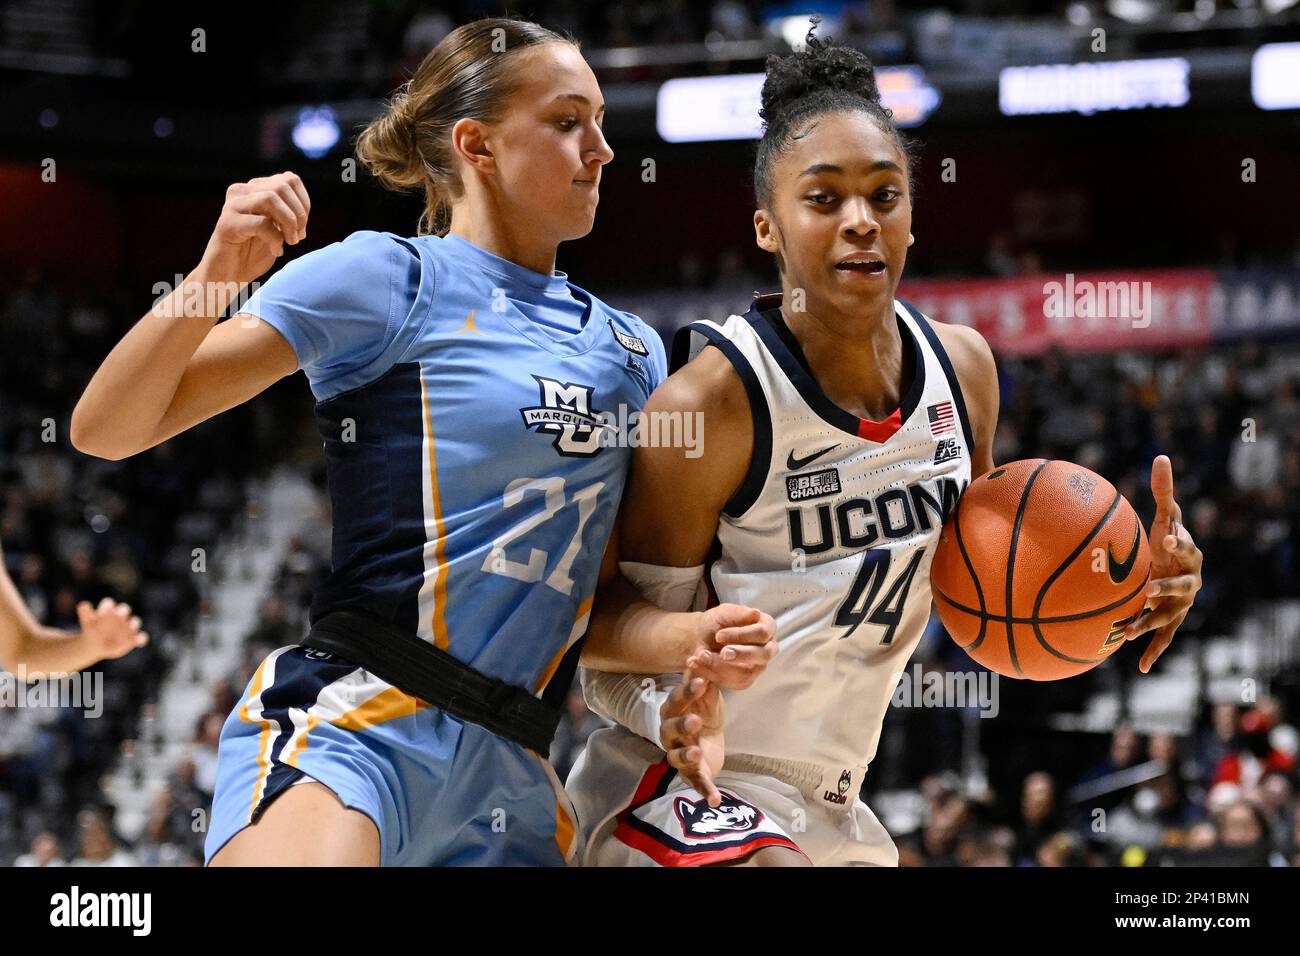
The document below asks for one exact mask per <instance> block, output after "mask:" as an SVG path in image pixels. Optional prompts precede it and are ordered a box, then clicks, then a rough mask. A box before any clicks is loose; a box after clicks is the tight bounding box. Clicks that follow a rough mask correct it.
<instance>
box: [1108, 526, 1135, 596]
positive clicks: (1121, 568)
mask: <svg viewBox="0 0 1300 956" xmlns="http://www.w3.org/2000/svg"><path fill="white" fill-rule="evenodd" d="M1141 533H1142V529H1141V527H1135V528H1134V529H1133V546H1132V547H1130V548H1129V549H1128V557H1127V558H1125V559H1124V560H1123V561H1116V560H1115V555H1113V554H1111V553H1110V545H1109V544H1107V545H1106V565H1107V572H1106V573H1107V574H1109V575H1110V580H1111V583H1112V584H1119V583H1120V582H1121V581H1123V580H1124V579H1125V578H1126V577H1128V575H1129V572H1130V571H1132V570H1133V563H1134V562H1135V561H1137V556H1138V536H1139V535H1140V534H1141Z"/></svg>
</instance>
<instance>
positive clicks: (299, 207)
mask: <svg viewBox="0 0 1300 956" xmlns="http://www.w3.org/2000/svg"><path fill="white" fill-rule="evenodd" d="M310 209H311V202H310V199H309V198H308V196H307V190H306V188H305V187H304V186H303V184H302V181H301V180H299V179H298V177H297V176H296V175H294V174H293V173H281V174H279V175H277V176H270V177H267V178H263V179H253V180H250V181H249V182H247V183H236V184H235V185H233V186H231V187H230V189H229V190H227V192H226V201H225V204H224V205H223V207H222V210H221V216H220V218H219V219H218V221H217V225H216V228H215V229H214V230H213V233H212V237H211V238H210V239H209V241H208V245H207V248H206V250H205V251H204V254H203V258H202V259H201V260H200V262H199V264H198V265H197V266H196V267H195V268H194V270H193V271H191V272H190V273H189V275H187V276H186V277H185V282H184V283H183V284H182V285H181V287H180V288H179V289H176V290H175V291H173V292H172V294H171V295H170V296H168V297H167V298H165V299H162V300H160V301H159V302H158V303H157V304H156V305H155V306H154V307H153V308H152V309H151V310H150V311H149V312H148V313H147V314H146V315H145V316H144V317H143V318H142V319H140V321H139V322H137V323H136V324H135V325H134V326H133V327H132V328H131V330H130V331H129V332H127V334H126V335H125V336H123V338H122V340H121V341H120V342H118V343H117V345H116V346H115V347H114V348H113V350H112V351H111V352H110V353H109V354H108V357H107V358H105V359H104V362H103V364H102V365H100V367H99V369H98V370H97V371H96V372H95V374H94V376H93V377H92V378H91V380H90V384H89V385H87V386H86V391H85V392H84V393H83V394H82V396H81V399H80V401H78V402H77V406H76V408H75V409H74V410H73V412H72V425H71V439H72V444H73V446H74V447H76V448H77V449H78V450H79V451H82V452H85V453H86V454H89V455H94V456H96V457H99V458H107V459H111V460H118V459H122V458H127V457H129V456H131V455H135V454H138V453H139V452H142V451H144V450H145V449H148V448H152V447H153V446H154V445H157V444H159V443H160V442H163V441H166V440H167V439H168V438H171V437H172V436H173V435H177V434H179V433H180V432H183V431H185V430H186V429H188V428H191V427H192V426H194V425H196V424H198V423H199V422H202V421H205V420H207V419H208V418H211V417H212V416H213V415H217V414H219V413H220V412H223V411H225V410H227V409H229V408H233V407H234V406H236V405H239V404H241V403H243V402H246V401H248V400H249V399H250V398H252V397H253V396H255V395H257V394H258V393H259V392H261V391H263V390H264V389H266V388H267V387H268V386H270V385H271V384H273V383H274V382H276V381H278V380H279V379H281V378H283V377H284V376H286V375H288V374H290V373H292V372H293V371H295V370H296V369H297V367H298V365H297V357H296V356H295V354H294V351H293V348H292V347H291V346H290V345H289V343H288V342H287V341H285V339H284V338H283V336H281V335H280V333H278V332H277V331H276V330H275V329H273V328H271V327H270V325H268V324H267V323H265V322H258V321H245V318H246V317H243V316H240V317H236V318H235V319H232V320H231V321H229V322H222V323H220V324H218V319H220V317H221V315H222V314H223V313H224V312H225V311H226V309H227V308H228V307H229V306H230V303H231V302H232V301H233V300H234V299H235V297H236V296H237V295H238V294H240V293H241V292H242V291H243V290H244V288H245V287H246V286H247V285H248V283H250V282H252V281H253V280H254V279H256V278H258V277H259V276H261V275H262V274H263V273H265V272H266V271H267V270H268V269H269V268H270V267H271V266H272V265H273V264H274V262H275V260H276V259H277V258H279V257H280V256H281V255H283V254H284V244H285V243H286V242H288V243H290V244H296V243H298V242H300V241H301V240H302V239H303V238H304V237H305V236H306V229H307V217H308V214H309V212H310ZM196 306H197V308H196ZM194 312H199V313H200V314H198V315H195V314H193V313H194Z"/></svg>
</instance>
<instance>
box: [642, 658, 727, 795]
mask: <svg viewBox="0 0 1300 956" xmlns="http://www.w3.org/2000/svg"><path fill="white" fill-rule="evenodd" d="M659 718H660V722H659V743H660V745H661V746H662V747H663V748H664V751H665V752H666V753H667V754H668V763H669V765H670V766H672V767H674V768H675V769H676V770H677V772H678V773H680V774H681V775H682V779H683V780H685V781H686V782H687V783H689V784H690V785H691V786H692V787H694V788H695V789H696V790H698V791H699V793H700V795H701V796H703V797H704V799H705V800H706V801H708V804H709V806H711V807H717V806H719V805H720V804H721V803H722V794H721V793H719V792H718V788H717V786H716V785H715V784H714V782H713V781H714V778H715V777H716V776H717V775H718V774H719V773H721V772H722V763H723V760H724V759H725V757H726V746H725V742H724V740H723V733H722V723H723V703H722V693H721V689H720V688H719V687H718V685H717V684H715V683H713V682H712V681H708V680H705V679H704V678H703V677H701V676H699V674H698V673H696V672H695V671H694V670H692V669H689V668H688V669H687V670H686V672H685V674H684V675H683V676H682V682H681V683H680V684H678V685H677V686H676V687H674V688H673V690H672V693H670V694H669V695H668V698H667V699H666V700H665V701H664V702H663V706H661V707H660V708H659Z"/></svg>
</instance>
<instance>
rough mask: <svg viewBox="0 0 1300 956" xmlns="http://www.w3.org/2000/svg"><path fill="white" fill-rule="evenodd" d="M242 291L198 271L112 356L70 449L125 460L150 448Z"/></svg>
mask: <svg viewBox="0 0 1300 956" xmlns="http://www.w3.org/2000/svg"><path fill="white" fill-rule="evenodd" d="M241 289H242V284H241V283H239V282H236V281H233V280H230V279H229V278H228V277H225V276H221V275H217V274H214V273H212V272H211V270H209V269H208V268H207V267H206V266H205V265H203V264H200V265H199V266H198V267H197V268H195V270H194V271H193V272H191V273H190V274H189V275H188V276H186V277H185V281H184V282H183V283H182V284H181V286H180V288H178V289H175V290H173V292H172V293H171V295H169V296H167V297H166V298H164V299H161V300H160V301H159V302H158V303H157V304H156V305H155V306H154V307H153V308H152V309H150V310H149V312H148V313H146V314H145V316H144V317H143V318H142V319H140V321H139V322H137V323H136V324H135V325H134V326H133V327H132V328H131V330H130V331H129V332H127V333H126V335H125V336H123V337H122V340H121V341H120V342H118V343H117V345H116V346H114V348H113V350H112V351H111V352H109V354H108V357H107V358H105V359H104V362H103V364H102V365H100V367H99V369H98V370H97V371H96V372H95V374H94V376H93V377H92V378H91V380H90V384H88V385H87V386H86V390H85V392H84V393H83V394H82V396H81V399H80V401H78V402H77V406H76V408H75V409H73V412H72V435H71V438H72V444H73V446H74V447H76V448H77V449H78V450H80V451H82V452H85V453H86V454H89V455H95V456H96V457H99V458H108V459H113V460H117V459H121V458H126V457H128V456H130V455H133V454H136V453H137V452H139V451H142V450H143V449H145V448H148V447H149V446H150V445H151V443H152V442H151V437H152V436H153V434H154V432H155V430H156V428H157V426H158V423H159V422H160V421H161V420H162V418H163V416H164V415H165V414H166V412H167V409H168V407H169V406H170V405H171V402H172V399H173V398H174V397H175V395H176V389H177V386H178V385H179V384H180V380H181V376H182V375H184V373H185V368H186V366H187V365H188V364H189V361H190V359H191V358H192V357H193V355H194V352H195V351H196V350H197V349H198V347H199V345H200V344H201V343H202V342H203V340H204V339H205V338H206V337H207V335H208V333H209V332H211V331H212V328H213V326H215V325H216V323H217V320H218V319H220V317H221V315H222V314H223V313H224V312H225V310H226V308H227V307H228V306H229V305H230V303H231V302H232V301H233V300H234V298H235V297H236V296H237V295H238V294H239V292H240V290H241Z"/></svg>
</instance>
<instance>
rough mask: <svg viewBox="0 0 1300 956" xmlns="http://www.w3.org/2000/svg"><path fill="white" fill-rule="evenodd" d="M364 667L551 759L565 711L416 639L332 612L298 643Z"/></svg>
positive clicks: (379, 624)
mask: <svg viewBox="0 0 1300 956" xmlns="http://www.w3.org/2000/svg"><path fill="white" fill-rule="evenodd" d="M300 643H302V644H303V645H304V646H306V647H311V648H315V649H316V650H321V651H327V652H328V653H330V654H337V655H338V656H339V657H342V658H343V659H345V660H347V661H349V662H351V663H353V664H356V665H357V666H358V667H364V668H365V669H366V670H368V671H370V672H371V673H372V674H374V675H375V676H376V677H378V678H379V679H380V680H384V681H387V682H388V683H390V684H392V685H393V686H394V687H397V688H399V689H401V690H403V691H405V692H406V693H408V694H410V695H411V696H412V697H418V698H419V699H420V700H422V701H424V702H425V703H427V704H432V705H433V706H435V707H441V708H442V709H443V710H445V711H446V712H447V713H449V714H451V715H452V716H453V717H457V718H459V719H461V720H467V721H469V722H470V723H472V724H478V725H479V726H480V727H482V728H484V729H485V730H490V731H491V732H492V733H494V734H497V735H499V736H501V737H505V738H506V739H507V740H513V741H514V742H515V743H517V744H520V745H522V746H524V747H527V748H528V749H530V750H535V751H537V752H538V753H539V754H541V755H542V756H543V757H546V756H549V753H550V748H551V739H552V738H553V737H554V736H555V728H556V726H557V725H558V724H559V722H560V714H561V713H562V711H561V710H560V708H559V707H555V706H551V705H550V704H548V703H544V702H543V701H541V700H539V699H538V698H536V697H534V696H533V695H532V694H530V693H529V692H528V691H526V690H525V689H524V688H522V687H516V686H515V685H514V684H507V683H506V682H505V681H502V680H497V679H496V678H495V677H488V676H487V675H486V674H480V673H479V672H478V671H476V670H474V668H472V667H470V666H469V665H468V664H466V663H464V662H463V661H460V660H457V659H456V658H455V657H453V656H452V655H450V654H448V653H447V652H446V651H444V650H442V649H440V648H437V647H434V646H433V645H432V644H430V643H428V642H427V641H423V640H421V639H420V638H419V637H417V636H416V635H414V634H409V633H407V632H406V631H403V630H401V629H400V628H396V627H393V626H392V625H390V624H386V623H385V622H383V621H380V620H377V619H376V618H373V617H371V616H370V615H368V614H362V613H359V612H357V611H331V612H329V613H328V614H325V615H323V616H322V617H321V618H320V619H319V620H317V621H316V622H315V623H314V624H312V626H311V632H310V633H309V634H308V635H307V636H306V637H305V638H303V640H302V641H301V642H300Z"/></svg>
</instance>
